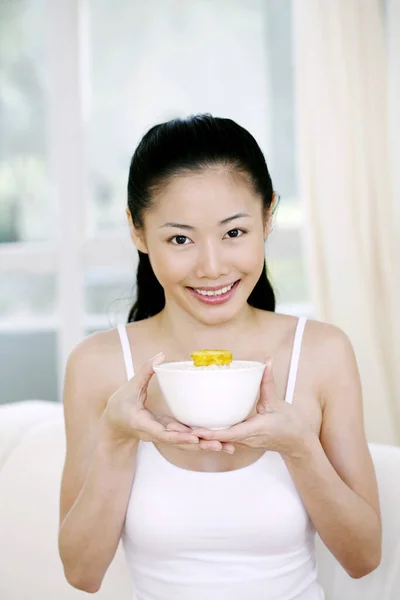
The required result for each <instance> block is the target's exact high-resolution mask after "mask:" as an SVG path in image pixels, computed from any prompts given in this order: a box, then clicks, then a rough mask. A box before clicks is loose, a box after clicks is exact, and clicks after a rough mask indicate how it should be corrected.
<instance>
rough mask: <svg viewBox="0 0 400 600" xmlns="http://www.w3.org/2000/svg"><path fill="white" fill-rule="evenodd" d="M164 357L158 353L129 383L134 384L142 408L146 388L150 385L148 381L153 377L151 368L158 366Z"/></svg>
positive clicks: (161, 353)
mask: <svg viewBox="0 0 400 600" xmlns="http://www.w3.org/2000/svg"><path fill="white" fill-rule="evenodd" d="M164 358H165V356H164V353H163V352H159V353H158V354H156V355H155V356H153V358H150V360H148V361H146V362H145V363H144V364H143V365H142V367H141V368H140V370H139V372H138V374H137V376H136V377H134V378H133V379H132V380H131V381H133V382H134V385H135V386H136V389H137V400H138V402H139V405H140V406H142V407H143V406H144V403H145V401H146V394H147V388H148V385H149V383H150V379H151V378H152V377H153V375H154V369H153V367H154V366H156V365H159V364H161V363H162V362H163V360H164Z"/></svg>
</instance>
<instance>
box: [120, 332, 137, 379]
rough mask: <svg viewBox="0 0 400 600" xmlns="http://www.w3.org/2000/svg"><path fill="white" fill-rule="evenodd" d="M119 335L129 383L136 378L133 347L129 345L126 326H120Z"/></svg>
mask: <svg viewBox="0 0 400 600" xmlns="http://www.w3.org/2000/svg"><path fill="white" fill-rule="evenodd" d="M118 334H119V339H120V342H121V348H122V354H123V357H124V362H125V370H126V376H127V378H128V381H129V379H132V377H133V376H134V374H135V371H134V368H133V360H132V352H131V347H130V345H129V339H128V333H127V331H126V325H118Z"/></svg>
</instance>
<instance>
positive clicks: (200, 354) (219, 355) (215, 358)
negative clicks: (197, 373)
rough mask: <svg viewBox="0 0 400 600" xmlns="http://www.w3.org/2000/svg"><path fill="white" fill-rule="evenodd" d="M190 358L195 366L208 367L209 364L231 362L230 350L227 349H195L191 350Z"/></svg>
mask: <svg viewBox="0 0 400 600" xmlns="http://www.w3.org/2000/svg"><path fill="white" fill-rule="evenodd" d="M190 358H191V359H192V360H193V363H194V366H195V367H208V366H209V365H220V366H222V365H229V363H231V362H232V352H229V350H197V351H196V352H192V354H191V355H190Z"/></svg>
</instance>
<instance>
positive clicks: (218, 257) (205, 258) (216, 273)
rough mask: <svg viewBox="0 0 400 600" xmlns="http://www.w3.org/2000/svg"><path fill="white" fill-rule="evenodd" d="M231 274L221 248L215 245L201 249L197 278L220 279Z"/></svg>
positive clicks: (208, 245)
mask: <svg viewBox="0 0 400 600" xmlns="http://www.w3.org/2000/svg"><path fill="white" fill-rule="evenodd" d="M229 273H230V267H229V265H228V264H227V261H226V260H225V257H224V253H223V251H222V249H221V248H219V247H216V246H215V245H214V244H207V245H204V246H202V247H201V248H200V250H199V255H198V260H197V272H196V277H199V278H200V277H202V278H208V279H218V278H219V277H221V275H229Z"/></svg>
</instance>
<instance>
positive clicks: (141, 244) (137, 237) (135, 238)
mask: <svg viewBox="0 0 400 600" xmlns="http://www.w3.org/2000/svg"><path fill="white" fill-rule="evenodd" d="M125 212H126V216H127V218H128V224H129V231H130V235H131V240H132V242H133V243H134V245H135V246H136V248H137V249H138V250H139V252H143V254H148V250H147V246H146V242H145V240H144V235H143V230H142V229H139V228H138V227H135V225H134V224H133V220H132V215H131V211H130V210H129V208H127V209H126V211H125Z"/></svg>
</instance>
